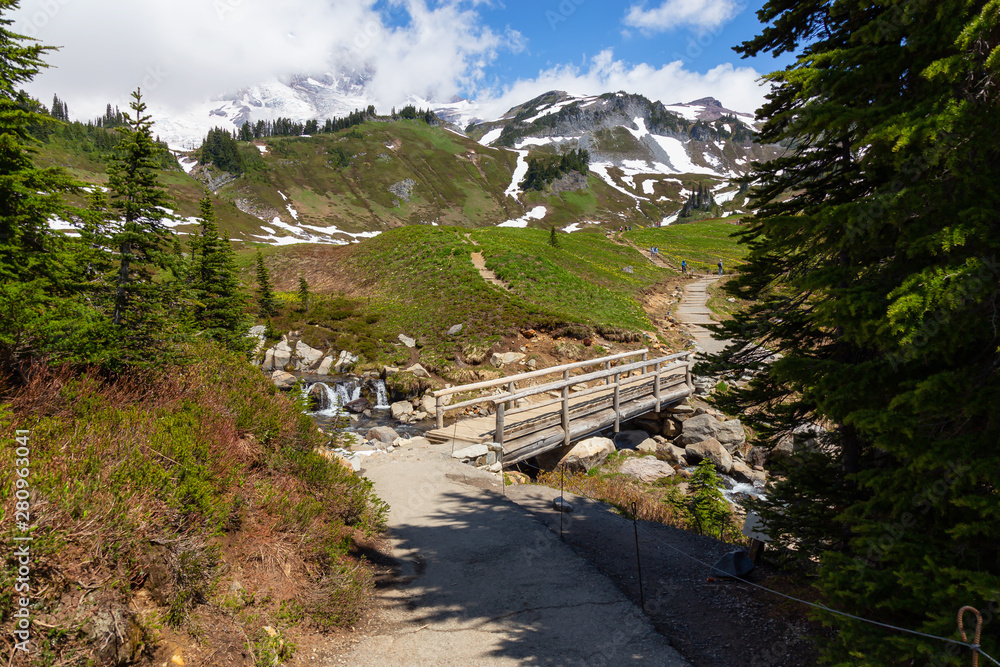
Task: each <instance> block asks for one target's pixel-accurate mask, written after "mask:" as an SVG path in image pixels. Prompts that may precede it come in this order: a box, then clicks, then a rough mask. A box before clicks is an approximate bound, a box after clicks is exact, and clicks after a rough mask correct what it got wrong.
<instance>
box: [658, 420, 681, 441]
mask: <svg viewBox="0 0 1000 667" xmlns="http://www.w3.org/2000/svg"><path fill="white" fill-rule="evenodd" d="M660 434H661V435H662V436H663V437H664V438H670V439H671V440H673V439H674V438H676V437H677V436H679V435H680V434H681V425H680V424H678V423H677V421H676V420H674V419H664V420H663V427H662V428H661V429H660Z"/></svg>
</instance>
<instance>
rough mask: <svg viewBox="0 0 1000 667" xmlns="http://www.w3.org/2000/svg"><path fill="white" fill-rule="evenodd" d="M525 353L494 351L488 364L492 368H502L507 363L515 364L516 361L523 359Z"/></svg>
mask: <svg viewBox="0 0 1000 667" xmlns="http://www.w3.org/2000/svg"><path fill="white" fill-rule="evenodd" d="M525 356H526V355H525V354H523V353H521V352H494V353H493V356H492V357H490V364H492V365H493V367H494V368H502V367H503V366H507V365H509V364H516V363H517V362H519V361H521V360H522V359H524V357H525Z"/></svg>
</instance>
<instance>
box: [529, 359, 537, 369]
mask: <svg viewBox="0 0 1000 667" xmlns="http://www.w3.org/2000/svg"><path fill="white" fill-rule="evenodd" d="M536 366H538V362H536V361H535V360H534V359H528V368H530V369H531V370H535V367H536Z"/></svg>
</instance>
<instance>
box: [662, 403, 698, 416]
mask: <svg viewBox="0 0 1000 667" xmlns="http://www.w3.org/2000/svg"><path fill="white" fill-rule="evenodd" d="M667 412H670V413H672V414H675V415H683V414H688V415H693V414H694V408H693V407H692V406H690V405H687V404H686V403H678V404H677V405H671V406H670V407H669V408H667Z"/></svg>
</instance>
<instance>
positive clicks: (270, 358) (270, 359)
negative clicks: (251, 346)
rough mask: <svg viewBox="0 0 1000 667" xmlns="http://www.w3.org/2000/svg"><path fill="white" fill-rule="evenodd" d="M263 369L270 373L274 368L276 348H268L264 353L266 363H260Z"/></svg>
mask: <svg viewBox="0 0 1000 667" xmlns="http://www.w3.org/2000/svg"><path fill="white" fill-rule="evenodd" d="M260 367H261V370H263V371H264V372H265V373H270V372H271V371H273V370H274V350H273V349H272V350H268V351H267V352H265V353H264V363H262V364H261V365H260Z"/></svg>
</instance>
